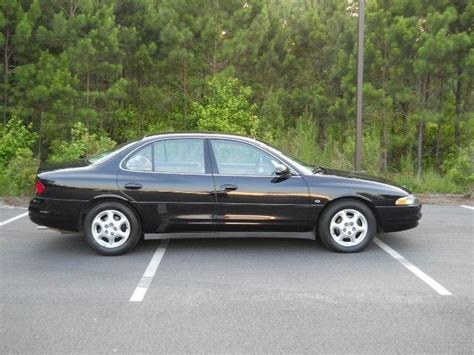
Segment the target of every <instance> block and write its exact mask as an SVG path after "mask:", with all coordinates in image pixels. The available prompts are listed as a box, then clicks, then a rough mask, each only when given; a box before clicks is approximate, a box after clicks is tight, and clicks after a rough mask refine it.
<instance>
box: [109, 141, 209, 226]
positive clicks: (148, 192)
mask: <svg viewBox="0 0 474 355" xmlns="http://www.w3.org/2000/svg"><path fill="white" fill-rule="evenodd" d="M206 152H207V148H206V144H205V140H204V139H201V138H173V139H161V140H158V141H155V142H151V143H148V144H146V145H144V146H142V147H140V148H138V149H137V150H136V151H135V152H133V153H132V154H130V155H129V156H128V157H127V158H126V159H125V160H124V161H123V162H122V164H121V168H120V172H119V174H118V178H117V183H118V185H119V187H120V189H121V191H122V193H124V194H125V195H126V196H128V197H129V198H130V199H132V200H134V201H135V203H136V204H137V205H138V206H139V208H140V210H141V212H142V215H143V216H144V221H143V222H144V223H143V224H144V225H145V229H146V230H145V232H147V233H151V232H169V231H186V230H211V229H212V227H213V222H214V218H213V217H214V208H215V202H216V201H215V192H214V181H213V177H212V174H211V168H210V163H209V157H208V154H206Z"/></svg>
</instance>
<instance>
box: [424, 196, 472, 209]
mask: <svg viewBox="0 0 474 355" xmlns="http://www.w3.org/2000/svg"><path fill="white" fill-rule="evenodd" d="M415 196H416V197H418V199H419V200H420V201H421V203H422V204H424V205H445V206H446V205H447V206H454V205H457V206H459V205H471V206H472V205H474V197H473V196H472V195H471V194H465V195H461V194H415Z"/></svg>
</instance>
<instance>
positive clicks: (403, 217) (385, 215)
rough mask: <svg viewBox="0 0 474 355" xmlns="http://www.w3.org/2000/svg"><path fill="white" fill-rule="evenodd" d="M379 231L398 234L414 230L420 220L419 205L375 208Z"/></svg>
mask: <svg viewBox="0 0 474 355" xmlns="http://www.w3.org/2000/svg"><path fill="white" fill-rule="evenodd" d="M377 213H378V217H379V226H380V229H381V230H383V231H384V232H398V231H402V230H406V229H411V228H415V227H416V226H417V225H418V221H419V220H420V218H421V205H416V206H388V207H387V206H384V207H382V206H381V207H377Z"/></svg>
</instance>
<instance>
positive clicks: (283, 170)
mask: <svg viewBox="0 0 474 355" xmlns="http://www.w3.org/2000/svg"><path fill="white" fill-rule="evenodd" d="M275 175H277V176H287V175H290V169H288V167H287V166H286V165H283V164H278V165H277V166H275Z"/></svg>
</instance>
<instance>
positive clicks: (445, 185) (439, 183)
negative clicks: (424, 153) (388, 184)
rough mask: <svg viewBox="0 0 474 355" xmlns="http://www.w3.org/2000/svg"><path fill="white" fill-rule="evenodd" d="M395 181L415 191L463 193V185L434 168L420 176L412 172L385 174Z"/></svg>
mask: <svg viewBox="0 0 474 355" xmlns="http://www.w3.org/2000/svg"><path fill="white" fill-rule="evenodd" d="M386 177H387V178H388V179H390V180H393V181H395V182H396V183H398V184H400V185H402V186H406V187H407V188H408V189H410V190H411V191H413V192H415V193H417V192H420V193H463V192H465V191H466V190H465V187H464V186H463V185H460V184H457V183H456V182H454V181H453V180H452V179H451V178H450V177H449V176H446V175H444V176H443V175H441V174H439V173H438V172H436V171H434V170H427V171H425V172H424V173H423V174H422V175H421V176H420V178H418V177H417V176H416V175H414V174H400V173H399V174H386Z"/></svg>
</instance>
